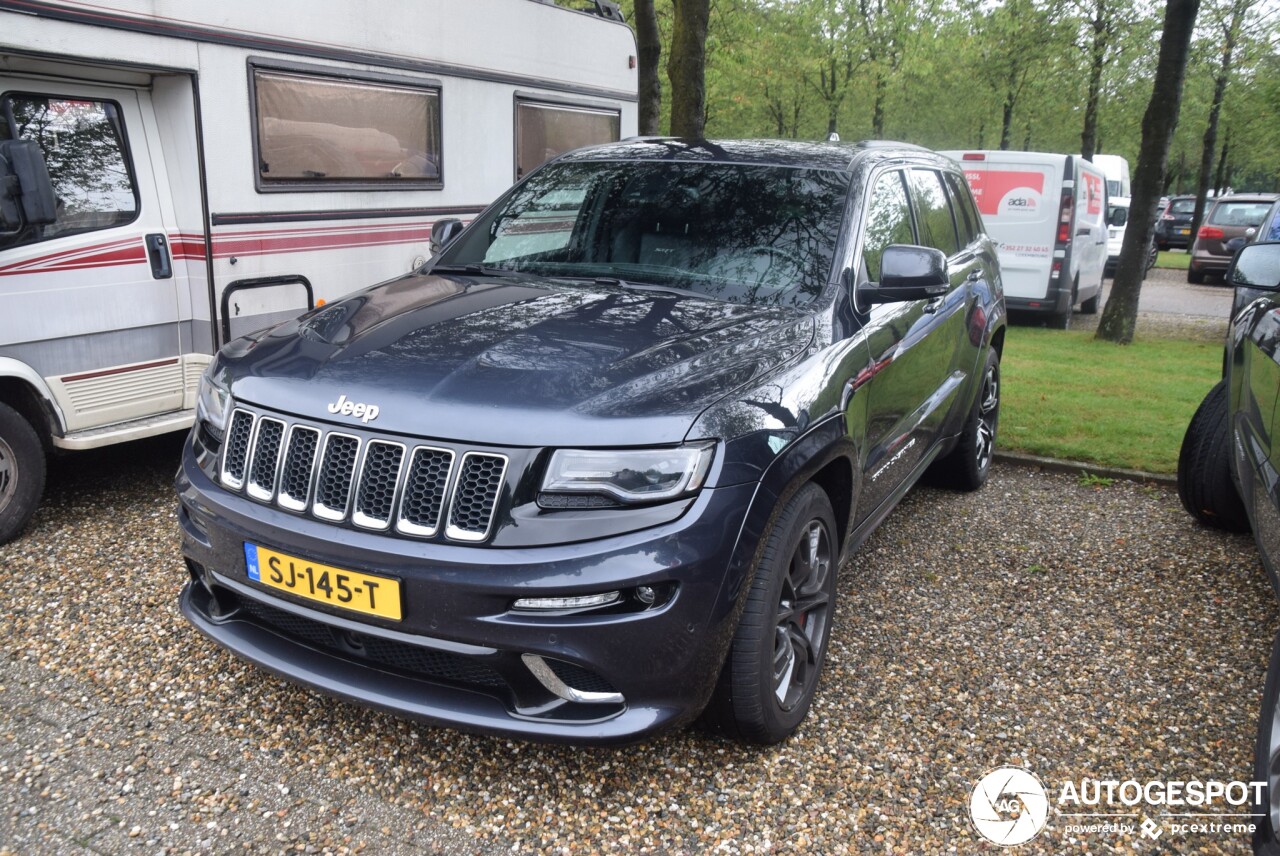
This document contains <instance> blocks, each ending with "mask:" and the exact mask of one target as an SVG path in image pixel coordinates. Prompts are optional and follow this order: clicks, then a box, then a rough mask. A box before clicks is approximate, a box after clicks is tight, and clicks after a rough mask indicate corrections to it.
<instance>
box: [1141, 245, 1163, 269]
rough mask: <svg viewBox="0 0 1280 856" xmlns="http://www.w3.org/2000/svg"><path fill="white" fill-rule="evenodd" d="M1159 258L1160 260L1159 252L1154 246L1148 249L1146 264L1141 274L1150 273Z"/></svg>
mask: <svg viewBox="0 0 1280 856" xmlns="http://www.w3.org/2000/svg"><path fill="white" fill-rule="evenodd" d="M1159 258H1160V251H1159V250H1157V249H1156V245H1155V244H1152V245H1151V247H1150V249H1148V250H1147V264H1146V267H1144V268H1143V269H1142V272H1143V273H1148V272H1150V270H1151V269H1152V268H1153V267H1155V266H1156V261H1157V260H1158V259H1159Z"/></svg>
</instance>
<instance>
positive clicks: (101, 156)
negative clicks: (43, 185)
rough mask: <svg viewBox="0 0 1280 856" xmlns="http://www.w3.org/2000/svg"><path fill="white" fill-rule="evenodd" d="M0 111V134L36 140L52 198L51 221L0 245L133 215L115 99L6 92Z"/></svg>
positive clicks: (134, 201) (133, 195) (104, 225)
mask: <svg viewBox="0 0 1280 856" xmlns="http://www.w3.org/2000/svg"><path fill="white" fill-rule="evenodd" d="M0 116H3V121H0V140H35V141H36V142H37V143H39V144H40V151H41V153H42V154H43V155H44V162H45V166H46V167H48V170H49V178H50V180H51V181H52V182H53V191H54V194H55V195H56V196H57V200H58V203H57V204H58V221H57V222H56V223H52V224H49V225H46V226H29V227H27V228H26V229H23V230H22V231H20V232H18V233H17V234H13V235H3V236H0V247H14V246H19V245H22V244H34V243H36V242H38V241H48V240H50V239H52V238H60V237H62V236H64V235H76V234H80V233H82V232H93V231H97V230H99V229H110V228H112V227H113V226H123V225H124V224H126V223H130V222H132V221H133V220H134V219H135V218H136V217H137V216H138V193H137V190H136V189H135V186H134V180H133V168H132V165H131V164H130V163H129V155H128V150H127V148H126V146H125V136H124V123H123V121H122V120H121V118H120V106H119V105H118V104H115V103H114V102H111V101H84V100H80V99H72V98H56V97H51V96H46V95H30V94H17V93H6V94H5V95H4V96H3V97H2V98H0Z"/></svg>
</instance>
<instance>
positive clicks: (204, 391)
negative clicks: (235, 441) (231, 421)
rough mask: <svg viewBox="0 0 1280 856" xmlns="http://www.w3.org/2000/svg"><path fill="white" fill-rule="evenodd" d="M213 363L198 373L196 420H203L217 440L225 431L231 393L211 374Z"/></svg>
mask: <svg viewBox="0 0 1280 856" xmlns="http://www.w3.org/2000/svg"><path fill="white" fill-rule="evenodd" d="M214 365H217V364H216V363H214V364H213V365H210V366H209V368H207V369H205V371H204V374H202V375H200V394H199V396H197V398H196V421H198V422H204V423H205V425H207V426H208V427H209V430H210V431H211V432H212V433H213V435H214V436H215V437H217V438H218V439H219V440H221V439H222V438H223V436H224V435H225V434H226V432H227V417H228V416H229V415H230V414H231V393H230V392H228V391H227V388H226V387H225V386H223V385H222V383H221V381H219V380H218V379H217V378H215V377H214V376H213V374H212V372H213V366H214Z"/></svg>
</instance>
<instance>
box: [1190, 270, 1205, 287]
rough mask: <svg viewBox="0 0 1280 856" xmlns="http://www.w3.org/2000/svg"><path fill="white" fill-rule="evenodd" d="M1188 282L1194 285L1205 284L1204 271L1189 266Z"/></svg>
mask: <svg viewBox="0 0 1280 856" xmlns="http://www.w3.org/2000/svg"><path fill="white" fill-rule="evenodd" d="M1187 282H1189V283H1191V284H1192V285H1204V271H1202V270H1196V269H1195V268H1193V267H1189V268H1187Z"/></svg>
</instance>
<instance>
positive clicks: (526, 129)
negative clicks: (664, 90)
mask: <svg viewBox="0 0 1280 856" xmlns="http://www.w3.org/2000/svg"><path fill="white" fill-rule="evenodd" d="M621 121H622V118H621V113H619V112H618V111H617V110H599V109H591V108H588V107H570V106H560V105H556V104H542V103H539V102H535V101H523V100H517V101H516V178H518V179H519V178H523V177H524V176H525V173H527V172H529V171H530V170H531V169H533V168H535V167H538V166H541V165H542V164H544V163H546V162H547V161H549V160H551V159H552V158H553V157H556V156H557V155H562V154H564V153H565V152H568V151H572V150H573V149H577V148H581V147H582V146H592V145H596V144H597V143H614V142H617V141H618V140H619V139H620V132H619V128H620V126H621Z"/></svg>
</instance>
